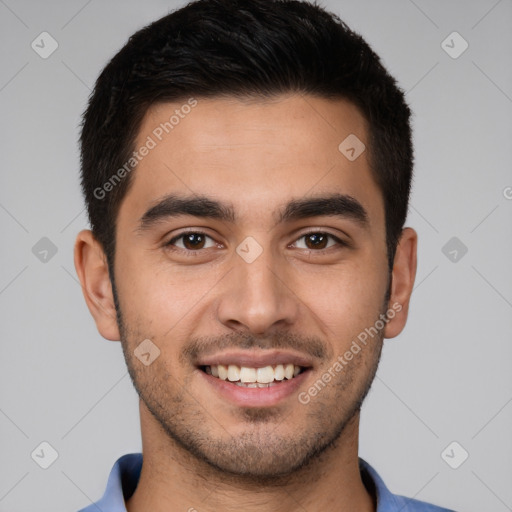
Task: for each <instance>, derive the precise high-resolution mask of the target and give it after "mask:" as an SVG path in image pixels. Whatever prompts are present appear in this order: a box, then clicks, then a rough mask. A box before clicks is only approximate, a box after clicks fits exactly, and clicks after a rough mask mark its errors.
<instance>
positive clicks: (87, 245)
mask: <svg viewBox="0 0 512 512" xmlns="http://www.w3.org/2000/svg"><path fill="white" fill-rule="evenodd" d="M75 269H76V272H77V274H78V278H79V279H80V283H81V285H82V292H83V294H84V298H85V302H86V303H87V307H88V308H89V311H90V312H91V315H92V316H93V318H94V321H95V322H96V327H97V329H98V331H99V333H100V334H101V335H102V336H103V337H104V338H106V339H107V340H111V341H119V340H120V335H119V328H118V325H117V317H116V309H115V305H114V295H113V293H112V284H111V282H110V278H109V273H108V265H107V257H106V255H105V253H104V251H103V247H102V246H101V244H100V243H99V242H98V241H97V240H96V238H94V235H93V234H92V231H90V230H88V229H84V230H83V231H80V233H78V236H77V237H76V242H75Z"/></svg>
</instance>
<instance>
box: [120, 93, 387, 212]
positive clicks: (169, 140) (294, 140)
mask: <svg viewBox="0 0 512 512" xmlns="http://www.w3.org/2000/svg"><path fill="white" fill-rule="evenodd" d="M347 141H348V142H347ZM367 141H368V132H367V123H366V120H365V119H364V117H363V116H362V115H361V113H360V112H359V110H358V109H357V108H356V107H355V106H354V105H353V104H351V103H350V102H348V101H346V100H326V99H320V98H316V97H312V96H299V95H290V96H283V97H279V98H276V99H273V100H271V101H268V100H266V101H263V100H254V99H253V100H250V101H242V100H239V99H234V98H228V99H224V98H223V99H221V98H213V99H212V98H210V99H201V98H197V99H194V100H188V99H186V100H184V101H182V102H174V103H162V104H158V105H155V106H153V107H151V108H150V109H149V110H148V112H147V113H146V115H145V117H144V119H143V121H142V123H141V126H140V130H139V134H138V137H137V140H136V143H135V150H138V149H140V148H143V147H148V148H150V149H149V150H146V151H143V152H144V156H143V157H140V156H139V162H138V163H137V166H136V169H135V171H134V175H133V176H132V180H133V183H132V186H131V187H130V189H129V192H128V194H127V196H126V197H125V199H124V201H123V204H122V205H121V210H120V217H121V215H123V214H126V215H128V216H130V217H135V216H136V215H139V216H140V214H142V213H143V212H144V211H145V210H146V209H147V208H148V206H150V205H151V204H152V203H154V202H155V201H156V200H158V198H161V197H163V196H165V195H167V194H170V193H178V194H180V193H181V194H186V195H188V196H190V195H193V194H196V195H201V196H208V197H212V198H216V199H217V200H219V201H222V202H226V203H229V204H230V205H233V207H234V209H236V210H237V212H238V216H237V217H239V218H240V219H243V218H244V215H245V216H247V217H248V218H252V219H254V218H255V214H257V215H256V217H257V218H259V219H260V221H262V220H263V217H264V216H265V215H266V212H267V210H268V215H269V219H270V218H272V219H274V218H275V211H274V208H273V206H272V205H282V204H283V203H284V200H285V199H286V198H290V197H294V198H299V197H304V196H308V195H310V196H312V195H319V194H325V193H326V192H329V193H333V192H339V193H343V194H346V195H350V196H352V197H356V198H357V199H358V200H359V201H360V202H361V203H363V204H364V205H365V208H366V209H367V210H368V211H369V213H370V216H372V214H373V215H376V216H381V215H382V213H383V212H382V211H381V210H382V208H383V203H382V198H381V197H380V196H381V194H380V191H379V190H378V188H377V186H376V184H375V182H374V180H373V177H372V175H371V172H370V168H369V162H368V154H367V153H368V152H367V151H365V150H363V151H362V153H361V154H360V156H358V157H357V158H356V159H353V158H348V157H347V155H348V156H352V157H353V153H354V152H350V151H349V153H347V152H346V150H347V146H348V149H349V150H351V148H352V147H353V148H354V149H355V151H357V152H359V151H361V148H363V147H364V146H363V145H362V144H366V145H367ZM358 144H359V145H358ZM340 145H341V147H340ZM141 153H142V152H141ZM123 211H124V213H123ZM131 220H132V221H135V218H132V219H131Z"/></svg>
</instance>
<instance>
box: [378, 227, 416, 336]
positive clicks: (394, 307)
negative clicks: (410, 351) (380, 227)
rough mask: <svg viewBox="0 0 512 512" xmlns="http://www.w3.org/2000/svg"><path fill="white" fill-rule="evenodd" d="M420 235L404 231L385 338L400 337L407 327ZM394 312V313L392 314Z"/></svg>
mask: <svg viewBox="0 0 512 512" xmlns="http://www.w3.org/2000/svg"><path fill="white" fill-rule="evenodd" d="M417 246H418V235H417V233H416V231H414V229H412V228H405V229H403V230H402V235H401V237H400V241H399V243H398V247H397V250H396V253H395V259H394V264H393V277H392V283H391V294H390V298H389V303H388V318H389V319H390V320H389V322H388V323H387V324H386V328H385V330H384V337H385V338H394V337H395V336H398V335H399V334H400V333H401V332H402V330H403V329H404V327H405V324H406V322H407V315H408V312H409V301H410V298H411V294H412V290H413V286H414V280H415V277H416V265H417ZM391 311H393V313H391Z"/></svg>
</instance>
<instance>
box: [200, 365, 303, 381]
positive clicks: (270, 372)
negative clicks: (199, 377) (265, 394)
mask: <svg viewBox="0 0 512 512" xmlns="http://www.w3.org/2000/svg"><path fill="white" fill-rule="evenodd" d="M205 371H206V373H209V374H211V375H213V376H214V377H218V378H219V379H222V380H229V381H231V382H237V381H239V382H242V383H252V382H255V383H260V384H268V383H271V382H273V381H274V380H278V381H280V380H283V379H293V377H296V376H297V375H298V374H299V373H300V371H301V367H300V366H295V365H294V364H293V363H289V364H278V365H276V366H264V367H263V368H249V367H247V366H242V367H240V366H238V365H236V364H230V365H224V364H216V365H212V366H206V367H205Z"/></svg>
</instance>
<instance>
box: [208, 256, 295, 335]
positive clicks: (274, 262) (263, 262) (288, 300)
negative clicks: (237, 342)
mask: <svg viewBox="0 0 512 512" xmlns="http://www.w3.org/2000/svg"><path fill="white" fill-rule="evenodd" d="M229 274H230V275H229V277H228V279H227V280H226V285H225V288H224V289H223V290H222V294H221V296H220V299H219V303H218V308H217V315H218V320H219V321H220V322H221V323H222V324H224V325H226V326H227V327H229V328H230V329H232V330H237V331H248V332H250V333H252V334H257V335H261V334H268V333H269V332H270V331H272V330H276V329H286V328H287V327H290V325H292V324H294V323H295V322H296V321H297V319H298V315H299V310H300V300H299V298H298V297H297V296H296V295H295V293H294V291H293V282H292V280H291V279H290V276H289V269H286V262H285V261H284V260H282V259H279V258H278V257H274V256H273V255H272V251H271V250H270V249H269V248H266V249H264V250H263V252H262V253H261V254H260V255H259V256H258V257H257V258H256V259H255V260H254V261H252V262H250V263H249V262H247V261H245V260H244V259H243V258H242V257H239V255H238V254H235V255H234V268H233V270H232V271H231V272H230V273H229Z"/></svg>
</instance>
